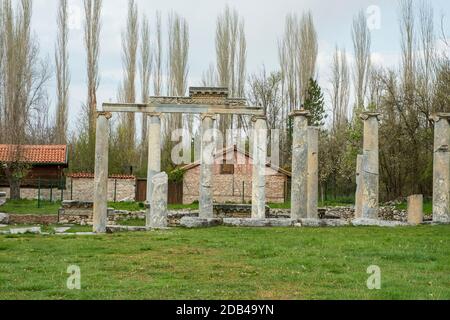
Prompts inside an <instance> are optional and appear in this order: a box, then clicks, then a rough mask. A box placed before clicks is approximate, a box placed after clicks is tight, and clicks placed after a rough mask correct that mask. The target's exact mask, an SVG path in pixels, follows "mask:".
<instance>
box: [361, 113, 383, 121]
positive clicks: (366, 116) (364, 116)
mask: <svg viewBox="0 0 450 320" xmlns="http://www.w3.org/2000/svg"><path fill="white" fill-rule="evenodd" d="M359 117H360V118H361V120H364V121H366V120H369V119H370V118H377V120H378V121H380V118H381V113H379V112H376V111H368V112H363V113H361V115H360V116H359Z"/></svg>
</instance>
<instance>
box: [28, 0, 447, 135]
mask: <svg viewBox="0 0 450 320" xmlns="http://www.w3.org/2000/svg"><path fill="white" fill-rule="evenodd" d="M57 1H58V0H34V13H33V29H34V31H35V33H36V36H37V37H38V38H39V41H40V45H41V54H42V55H43V56H45V55H48V56H49V57H50V58H51V59H52V61H53V56H54V47H55V39H56V9H57ZM429 1H430V2H431V3H432V4H433V6H434V9H435V15H436V21H437V23H438V22H440V20H441V16H442V15H444V16H446V18H447V20H448V19H450V17H448V16H449V15H450V2H449V1H448V0H429ZM415 2H417V3H419V1H415ZM82 3H83V1H82V0H69V5H70V37H69V51H70V71H71V86H70V115H69V118H70V123H71V128H74V125H75V122H76V120H77V114H79V112H80V108H81V104H82V103H84V102H85V100H86V81H85V79H86V73H85V69H86V67H85V53H84V47H83V30H82V25H83V11H82V6H83V4H82ZM137 4H138V7H139V12H140V14H141V15H142V14H143V13H145V14H147V15H148V16H149V18H150V19H151V20H152V22H153V23H154V16H155V13H156V11H158V10H159V11H160V12H161V13H162V16H163V19H164V21H163V23H165V22H166V20H167V19H166V18H167V15H168V13H169V12H171V11H172V10H173V11H175V12H177V13H179V14H180V15H182V16H183V17H185V18H186V19H187V21H188V23H189V30H190V52H189V77H188V81H189V85H199V84H200V79H201V76H202V73H203V72H204V71H205V70H206V69H207V68H208V66H209V64H210V63H212V62H214V61H215V44H214V36H215V25H216V19H217V15H218V14H219V13H220V12H221V11H222V10H223V8H224V7H225V5H226V4H228V5H229V6H230V7H232V8H235V9H237V10H238V12H239V14H240V15H241V16H242V17H243V18H244V19H245V32H246V37H247V47H248V55H247V72H248V73H253V72H257V71H258V70H260V68H261V66H262V65H265V67H266V69H267V70H276V69H277V68H278V45H277V41H278V40H279V39H280V37H281V36H282V34H283V28H284V20H285V17H286V15H287V14H288V13H297V14H299V15H300V14H301V13H302V12H303V11H305V10H311V12H312V14H313V17H314V22H315V25H316V28H317V32H318V37H319V59H318V68H319V71H318V76H319V82H320V84H321V85H322V86H323V87H324V88H325V90H326V88H327V86H328V84H327V82H328V80H329V68H330V61H331V56H332V54H333V50H334V47H335V45H338V46H340V47H345V48H346V49H347V52H348V53H349V55H351V54H352V42H351V33H350V28H351V23H352V18H353V16H354V15H355V14H356V13H358V11H359V10H361V9H363V10H365V11H366V12H367V13H368V17H369V19H370V23H371V24H372V25H373V27H374V29H373V30H372V51H373V59H374V60H375V62H376V63H379V64H383V65H386V66H391V67H396V66H398V63H399V53H400V43H399V41H400V33H399V27H398V3H397V1H393V0H378V1H375V0H339V1H338V0H334V1H333V0H239V1H238V0H228V1H225V0H214V1H212V0H190V1H187V0H164V1H162V0H160V1H148V0H137ZM126 13H127V0H104V1H103V13H102V33H101V53H100V77H101V82H100V87H99V91H98V100H99V102H108V101H112V102H114V101H115V100H116V91H117V87H118V86H119V84H120V81H121V78H122V72H121V70H122V62H121V30H122V28H123V27H124V26H125V23H126ZM378 18H379V19H378ZM447 22H449V23H447V26H449V25H450V21H447ZM438 27H439V26H437V28H438ZM448 31H449V30H448V28H447V29H446V32H448ZM448 33H449V32H448ZM350 58H351V57H350ZM54 92H55V83H54V79H53V80H52V82H51V83H50V87H49V93H50V97H51V99H52V101H53V103H54V102H55V98H54Z"/></svg>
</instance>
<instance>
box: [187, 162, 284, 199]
mask: <svg viewBox="0 0 450 320" xmlns="http://www.w3.org/2000/svg"><path fill="white" fill-rule="evenodd" d="M252 170H253V166H252V165H251V164H245V165H235V166H234V174H230V175H228V174H221V172H220V165H215V166H214V170H213V187H212V190H213V196H214V198H213V199H214V201H215V202H217V203H227V202H228V203H242V198H243V197H242V196H243V193H244V202H251V200H252ZM199 180H200V166H197V167H195V168H192V169H191V170H188V171H187V172H186V173H185V175H184V181H183V203H184V204H191V203H193V202H194V201H198V199H199V186H200V184H199V183H200V181H199ZM286 181H287V176H286V175H284V174H280V173H278V172H277V171H275V170H273V169H271V168H267V175H266V200H267V202H270V203H283V202H284V200H285V195H284V190H285V184H286ZM243 184H244V188H243Z"/></svg>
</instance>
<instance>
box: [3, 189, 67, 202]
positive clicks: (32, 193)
mask: <svg viewBox="0 0 450 320" xmlns="http://www.w3.org/2000/svg"><path fill="white" fill-rule="evenodd" d="M67 191H68V190H64V191H61V190H58V189H57V188H55V189H53V190H52V191H50V189H41V200H50V194H51V196H52V197H51V198H52V199H53V200H54V201H56V200H61V192H62V193H63V196H64V198H65V199H67V197H70V195H68V194H67ZM0 192H5V193H6V198H7V199H9V195H10V191H9V188H0ZM38 193H39V190H38V189H29V188H21V189H20V196H21V198H22V199H27V200H35V199H37V198H38Z"/></svg>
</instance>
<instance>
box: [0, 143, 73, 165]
mask: <svg viewBox="0 0 450 320" xmlns="http://www.w3.org/2000/svg"><path fill="white" fill-rule="evenodd" d="M12 161H19V162H25V163H30V164H67V163H68V159H67V146H65V145H33V146H32V145H22V146H17V145H5V144H2V145H0V162H12Z"/></svg>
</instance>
